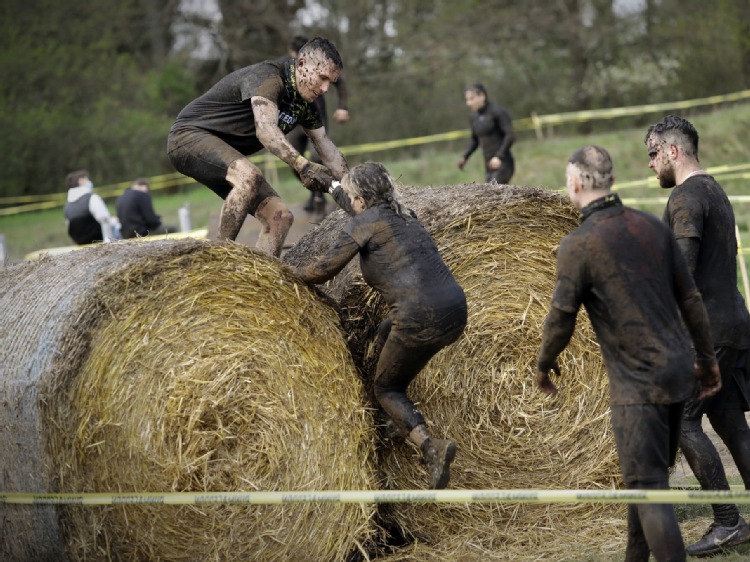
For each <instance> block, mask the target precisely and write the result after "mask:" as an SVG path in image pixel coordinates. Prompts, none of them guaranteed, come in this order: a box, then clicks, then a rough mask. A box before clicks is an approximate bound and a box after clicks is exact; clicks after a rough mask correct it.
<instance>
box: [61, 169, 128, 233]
mask: <svg viewBox="0 0 750 562" xmlns="http://www.w3.org/2000/svg"><path fill="white" fill-rule="evenodd" d="M65 183H66V186H67V189H68V199H67V202H66V203H65V207H64V209H63V212H64V214H65V225H66V228H67V230H68V236H70V238H71V239H72V240H73V242H75V243H76V244H80V245H84V244H92V243H94V242H109V241H110V240H114V239H117V238H119V236H118V234H117V233H118V232H119V228H120V223H119V222H118V221H117V218H116V217H113V216H111V215H110V214H109V209H107V204H106V203H105V202H104V199H102V198H101V197H100V196H99V195H97V194H96V193H94V184H93V183H92V181H91V180H90V179H89V173H88V171H87V170H76V171H74V172H70V173H69V174H68V176H67V178H66V179H65Z"/></svg>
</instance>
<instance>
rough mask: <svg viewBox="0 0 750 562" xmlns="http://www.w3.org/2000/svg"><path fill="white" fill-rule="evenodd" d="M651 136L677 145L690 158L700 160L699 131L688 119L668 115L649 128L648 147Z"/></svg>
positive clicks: (646, 140) (646, 141) (647, 135)
mask: <svg viewBox="0 0 750 562" xmlns="http://www.w3.org/2000/svg"><path fill="white" fill-rule="evenodd" d="M651 136H655V137H656V138H658V139H660V140H663V141H665V142H667V143H669V144H674V145H677V146H679V147H680V148H681V149H682V151H683V152H684V153H685V154H687V155H688V156H694V157H695V158H698V131H696V130H695V127H694V126H693V124H692V123H691V122H690V121H688V120H687V119H683V118H682V117H677V116H676V115H667V116H666V117H664V119H662V120H661V121H659V122H658V123H656V124H655V125H651V126H650V127H649V128H648V131H646V139H645V141H644V142H645V143H646V144H647V145H648V139H649V137H651Z"/></svg>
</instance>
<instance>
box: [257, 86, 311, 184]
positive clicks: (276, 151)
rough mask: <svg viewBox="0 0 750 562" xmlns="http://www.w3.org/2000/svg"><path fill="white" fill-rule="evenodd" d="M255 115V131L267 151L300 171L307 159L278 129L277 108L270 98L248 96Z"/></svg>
mask: <svg viewBox="0 0 750 562" xmlns="http://www.w3.org/2000/svg"><path fill="white" fill-rule="evenodd" d="M250 102H251V104H252V107H253V115H254V116H255V132H256V135H257V136H258V140H259V141H260V142H261V144H262V145H263V146H265V147H266V148H267V149H268V151H269V152H270V153H271V154H273V155H274V156H276V157H277V158H279V159H280V160H281V161H282V162H284V163H286V164H287V165H288V166H289V167H290V168H292V169H293V170H295V171H297V172H300V171H301V170H302V168H304V166H305V164H306V163H307V160H306V159H305V158H304V156H302V155H301V154H300V153H299V152H297V150H296V149H295V148H294V147H293V146H292V145H291V143H290V142H289V141H288V140H287V138H286V136H284V133H283V132H282V130H281V129H279V125H278V123H279V108H278V106H277V105H276V104H275V103H273V102H272V101H271V100H269V99H267V98H264V97H261V96H253V97H252V98H250Z"/></svg>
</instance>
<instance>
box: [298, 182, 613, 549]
mask: <svg viewBox="0 0 750 562" xmlns="http://www.w3.org/2000/svg"><path fill="white" fill-rule="evenodd" d="M401 192H402V195H403V199H404V202H405V203H406V205H407V206H408V207H410V208H412V209H414V210H415V212H416V213H417V216H418V217H419V218H420V220H421V221H422V223H423V224H424V225H425V227H426V228H427V230H428V231H429V232H430V233H431V234H432V236H433V238H434V239H435V241H436V243H437V245H438V248H439V249H440V252H441V255H442V256H443V259H444V260H445V262H446V263H447V264H448V266H449V267H450V269H451V270H452V271H453V273H454V275H455V276H456V278H457V279H458V281H459V283H460V284H461V286H462V287H463V288H464V291H465V293H466V296H467V300H468V303H469V321H468V325H467V328H466V331H465V334H464V336H463V337H462V338H461V339H460V340H459V341H458V342H456V343H454V344H453V345H452V346H450V347H449V348H448V349H447V350H443V351H441V352H440V353H439V354H438V355H436V356H435V357H434V358H433V359H432V360H431V362H430V363H429V364H428V365H427V367H426V368H425V370H424V371H422V373H421V374H420V375H419V376H418V377H417V379H416V380H415V381H414V382H413V383H412V385H411V387H410V390H409V393H410V395H411V397H412V399H413V400H414V401H415V402H416V403H417V404H418V406H419V407H420V409H421V410H422V412H423V413H424V414H425V417H426V418H427V420H428V423H429V425H430V426H431V429H432V431H433V433H434V434H435V435H436V436H440V437H449V438H451V439H453V440H455V441H456V443H457V444H458V454H457V455H456V460H455V461H454V463H453V468H452V471H451V474H452V478H451V484H450V487H451V488H457V489H487V488H503V489H531V488H556V489H578V488H585V489H600V488H603V489H607V488H612V487H615V486H618V485H619V468H618V463H617V455H616V452H615V445H614V438H613V436H612V433H611V428H610V418H609V414H608V410H609V405H608V383H607V377H606V373H605V371H604V366H603V362H602V360H601V357H600V354H599V349H598V345H597V344H596V340H595V336H594V334H593V330H592V328H591V326H590V324H589V322H588V319H587V317H586V314H585V311H583V310H582V311H581V313H580V314H579V318H578V323H577V329H576V334H575V335H574V337H573V340H572V341H571V343H570V345H569V347H568V349H567V350H566V351H565V352H564V353H563V354H562V355H561V357H560V367H561V369H562V377H561V378H560V379H559V380H558V383H559V384H558V386H559V388H560V393H559V395H558V396H557V397H555V398H547V397H544V395H542V394H541V393H540V392H539V391H538V390H537V389H536V387H535V384H534V374H535V372H536V356H537V353H538V350H539V345H540V343H541V332H542V326H543V323H544V319H545V317H546V314H547V311H548V308H549V301H550V298H551V296H552V292H553V289H554V282H555V260H556V250H557V247H558V245H559V243H560V240H561V239H562V237H563V236H564V235H565V234H567V233H568V232H569V231H570V230H572V229H573V228H575V227H576V226H577V224H578V212H577V211H576V210H575V209H574V207H573V206H572V205H571V204H570V202H569V201H568V200H567V199H566V198H563V197H561V196H559V195H557V194H555V193H552V192H549V191H546V190H542V189H532V188H523V187H500V186H496V185H474V184H472V185H461V186H445V187H430V188H413V187H402V188H401ZM347 221H348V217H347V216H346V215H344V214H343V212H341V211H338V212H336V213H334V214H332V215H330V216H329V217H328V218H327V219H326V220H325V221H324V222H323V223H322V224H321V225H320V227H319V228H318V229H317V230H316V231H313V232H312V233H310V234H308V235H307V236H306V237H304V238H303V239H302V240H300V242H299V243H298V244H297V245H296V246H295V247H293V248H292V249H291V250H290V252H289V253H287V254H286V256H285V257H284V260H285V261H287V262H289V263H294V264H300V263H304V262H306V261H308V260H310V259H311V257H312V256H315V255H319V254H320V253H322V252H323V251H324V250H325V249H326V248H327V247H328V245H329V244H330V243H331V242H332V240H334V239H335V237H336V236H337V235H338V232H339V231H340V229H341V227H342V226H343V225H344V224H345V223H346V222H347ZM354 262H355V263H350V264H349V265H348V266H347V268H345V270H344V271H342V273H341V274H340V275H338V276H337V277H336V278H335V279H333V280H331V281H330V282H329V283H328V284H327V285H325V286H323V288H324V290H326V291H327V292H328V293H329V295H330V296H331V297H332V298H333V299H334V300H335V301H337V302H338V304H339V310H340V313H341V314H342V322H343V324H344V328H345V332H346V333H347V334H348V338H349V344H350V348H351V350H352V354H353V355H354V356H355V361H356V362H357V364H358V366H359V368H360V371H361V375H362V376H363V377H364V378H365V380H366V381H368V383H367V386H368V387H369V386H371V384H370V382H369V381H371V380H372V377H373V375H374V367H375V363H376V359H377V357H373V345H372V342H373V340H374V337H375V334H376V331H377V327H378V324H379V322H380V321H381V320H382V319H383V317H384V315H385V309H384V307H383V306H382V303H381V301H380V298H379V297H378V296H377V295H376V293H374V291H372V290H371V289H370V288H369V287H367V285H366V284H365V283H364V281H363V280H362V278H361V275H360V273H359V265H358V263H356V262H357V260H354ZM378 454H379V460H378V469H379V472H380V475H381V478H382V480H383V482H382V484H383V486H384V487H385V488H396V489H413V488H424V486H425V478H426V477H425V473H424V468H423V466H422V465H421V464H420V463H419V462H418V459H419V453H418V451H417V449H416V448H414V447H412V446H410V445H408V444H397V445H396V446H390V445H387V444H386V445H385V446H382V447H379V453H378ZM623 513H624V511H623V510H622V508H621V507H619V506H614V507H613V506H603V505H597V504H580V505H571V504H551V505H533V504H507V505H495V504H471V505H465V506H464V505H457V504H443V505H439V504H424V505H420V504H404V505H398V506H389V507H388V508H386V509H382V510H381V517H382V518H383V519H384V522H385V524H386V525H389V526H395V527H396V529H397V530H398V532H399V533H404V534H405V535H406V536H409V535H411V536H413V537H415V538H417V539H418V540H419V541H421V544H422V547H418V548H419V554H415V555H414V556H413V557H412V555H410V554H408V552H410V551H407V552H406V553H401V554H399V555H396V556H395V558H394V559H395V560H407V559H408V560H410V559H413V560H427V559H429V560H432V559H435V560H438V559H443V557H445V559H471V558H470V557H471V556H472V555H473V554H476V555H477V556H479V557H487V556H490V557H491V556H492V553H493V552H494V553H496V554H497V555H501V556H505V557H507V556H509V555H510V554H511V553H514V556H515V559H523V558H524V557H525V556H527V555H529V556H531V555H533V556H534V557H536V556H539V555H540V554H542V553H544V552H545V550H549V551H550V552H551V553H556V554H557V555H559V554H560V552H564V549H565V544H566V543H570V544H573V543H575V544H576V545H578V548H579V550H578V552H580V547H581V545H591V546H592V547H594V548H596V550H597V551H598V552H601V551H602V550H604V551H605V552H606V551H607V550H608V549H614V550H615V551H617V549H619V548H621V547H622V546H623V545H624V542H623V541H624V538H625V537H624V521H623ZM595 520H596V521H597V522H596V524H593V525H592V522H593V521H595ZM560 531H565V532H564V533H560ZM424 543H427V544H428V545H429V546H428V550H424V549H423V546H424ZM530 546H532V547H533V550H529V547H530ZM430 549H432V550H430ZM413 552H415V551H413ZM428 552H431V553H432V554H428ZM457 556H458V557H459V558H456V557H457ZM485 559H486V558H485Z"/></svg>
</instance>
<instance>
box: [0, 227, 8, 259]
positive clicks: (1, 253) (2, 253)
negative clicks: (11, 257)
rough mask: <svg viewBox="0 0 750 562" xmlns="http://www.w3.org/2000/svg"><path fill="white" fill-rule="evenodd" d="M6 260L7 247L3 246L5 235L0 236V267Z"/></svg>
mask: <svg viewBox="0 0 750 562" xmlns="http://www.w3.org/2000/svg"><path fill="white" fill-rule="evenodd" d="M7 259H8V247H7V246H6V245H5V234H0V266H3V265H5V261H6V260H7Z"/></svg>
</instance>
